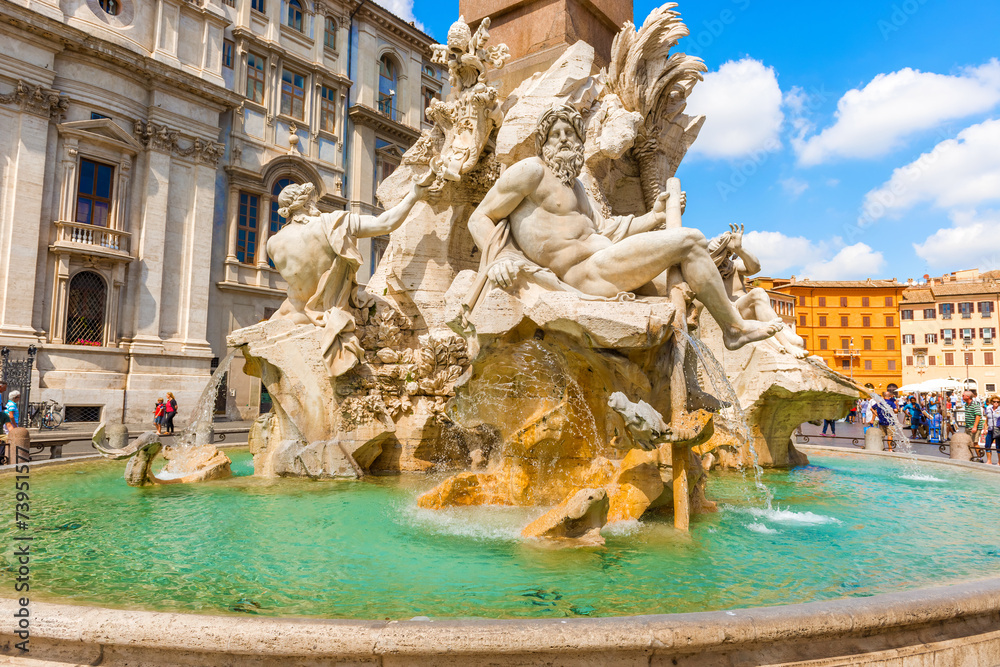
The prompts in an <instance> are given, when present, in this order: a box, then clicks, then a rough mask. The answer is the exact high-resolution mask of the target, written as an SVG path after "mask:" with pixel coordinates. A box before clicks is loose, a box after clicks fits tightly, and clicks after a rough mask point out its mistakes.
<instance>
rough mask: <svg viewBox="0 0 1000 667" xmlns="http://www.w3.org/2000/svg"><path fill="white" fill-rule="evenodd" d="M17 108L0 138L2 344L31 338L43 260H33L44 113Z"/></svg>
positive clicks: (41, 196)
mask: <svg viewBox="0 0 1000 667" xmlns="http://www.w3.org/2000/svg"><path fill="white" fill-rule="evenodd" d="M43 111H44V115H39V114H36V113H32V112H30V111H22V112H21V113H20V114H17V115H14V116H13V117H14V118H15V122H14V124H13V127H10V126H8V127H7V128H6V129H7V134H8V137H7V138H4V139H0V151H3V153H5V155H3V156H2V157H3V158H4V159H5V160H6V164H5V165H2V166H0V173H2V175H3V179H2V186H0V187H3V188H4V190H5V197H4V199H5V200H6V206H5V207H4V208H5V210H4V211H3V212H2V217H0V338H2V339H3V343H4V344H8V343H15V344H24V345H28V344H31V343H37V342H38V337H37V336H36V334H35V327H34V326H32V313H33V312H34V309H35V306H36V296H35V283H36V281H35V279H34V278H35V274H36V273H37V271H38V270H39V267H44V266H45V265H46V262H45V261H44V260H41V261H40V259H39V245H40V241H41V230H42V229H46V230H47V229H49V225H50V224H51V221H45V220H42V211H43V208H42V206H43V203H44V202H45V201H46V199H48V196H47V195H46V192H45V171H46V166H47V162H46V148H47V146H48V137H49V113H48V110H47V109H45V110H43Z"/></svg>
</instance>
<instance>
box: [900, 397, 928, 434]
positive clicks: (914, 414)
mask: <svg viewBox="0 0 1000 667" xmlns="http://www.w3.org/2000/svg"><path fill="white" fill-rule="evenodd" d="M903 410H904V411H905V412H906V414H907V415H909V417H910V430H911V432H912V433H913V435H912V436H911V437H912V438H913V439H914V440H916V439H917V435H919V432H920V425H921V424H922V423H923V416H924V411H923V410H922V409H921V408H920V405H919V404H918V403H917V397H916V396H910V400H908V401H907V402H906V405H904V406H903Z"/></svg>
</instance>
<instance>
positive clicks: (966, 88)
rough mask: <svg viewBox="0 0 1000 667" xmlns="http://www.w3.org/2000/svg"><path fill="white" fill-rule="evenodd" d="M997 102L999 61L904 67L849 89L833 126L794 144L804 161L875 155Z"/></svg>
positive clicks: (806, 163)
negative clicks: (947, 70) (956, 68)
mask: <svg viewBox="0 0 1000 667" xmlns="http://www.w3.org/2000/svg"><path fill="white" fill-rule="evenodd" d="M998 103H1000V61H998V60H997V59H993V60H991V61H990V62H988V63H986V64H984V65H982V66H980V67H976V68H967V69H965V70H963V71H962V72H961V73H959V74H956V75H951V76H949V75H945V74H934V73H932V72H921V71H919V70H914V69H910V68H906V69H902V70H899V71H898V72H891V73H889V74H879V75H878V76H876V77H875V78H874V79H872V81H871V82H870V83H868V85H866V86H865V87H864V88H862V89H860V90H858V89H854V90H850V91H848V92H847V93H846V94H845V95H844V96H843V97H841V98H840V101H839V102H838V103H837V113H836V119H837V120H836V122H835V123H834V124H833V125H832V126H830V127H828V128H826V129H824V130H823V131H822V132H820V133H819V134H817V135H813V136H811V137H808V138H804V137H800V138H798V139H795V140H794V141H793V144H794V146H795V149H796V152H797V153H798V156H799V161H800V162H801V163H802V164H804V165H816V164H820V163H823V162H827V161H830V160H831V159H834V158H875V157H880V156H883V155H886V154H887V153H889V152H890V151H892V150H893V149H895V148H898V147H899V146H901V145H902V144H903V142H904V140H905V139H907V138H908V137H910V136H912V135H913V134H915V133H917V132H921V131H924V130H928V129H932V128H934V127H938V126H939V125H940V124H941V123H944V122H947V121H950V120H956V119H959V118H966V117H968V116H970V115H973V114H977V113H984V112H987V111H989V110H990V109H992V108H994V107H995V106H996V105H997V104H998Z"/></svg>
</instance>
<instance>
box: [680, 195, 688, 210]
mask: <svg viewBox="0 0 1000 667" xmlns="http://www.w3.org/2000/svg"><path fill="white" fill-rule="evenodd" d="M687 207H688V193H687V192H685V191H683V190H681V215H684V211H686V210H687Z"/></svg>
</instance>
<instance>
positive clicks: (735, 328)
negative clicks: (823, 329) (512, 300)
mask: <svg viewBox="0 0 1000 667" xmlns="http://www.w3.org/2000/svg"><path fill="white" fill-rule="evenodd" d="M584 139H585V133H584V127H583V119H582V117H581V116H580V114H579V112H577V111H576V110H575V109H574V108H572V107H570V106H565V105H563V106H554V107H553V108H551V109H549V110H548V111H546V112H545V113H544V114H542V116H541V118H540V119H539V121H538V125H537V129H536V148H537V151H538V157H532V158H527V159H524V160H521V161H520V162H517V163H516V164H514V165H512V166H511V167H510V168H508V169H507V171H505V172H504V173H503V175H502V176H500V178H499V179H498V180H497V182H496V183H495V184H494V185H493V187H492V188H491V189H490V191H489V192H488V193H487V194H486V196H485V198H484V199H483V201H482V203H480V205H479V207H478V208H477V209H476V210H475V212H473V214H472V216H471V217H470V218H469V231H470V232H471V233H472V237H473V239H475V241H476V244H477V245H478V246H479V247H480V249H481V250H482V251H483V262H482V266H481V268H480V284H479V285H477V289H478V290H481V289H482V287H483V285H482V283H483V282H485V281H486V280H489V281H490V282H491V283H492V284H494V285H497V286H499V287H502V288H504V287H509V286H510V285H511V284H512V283H513V282H514V280H515V279H516V278H517V276H518V274H519V273H521V272H522V271H529V272H538V271H539V270H541V271H545V270H548V271H550V272H551V273H553V274H554V277H555V278H556V279H557V280H558V281H559V282H561V283H562V284H564V285H567V286H568V287H569V288H570V289H575V290H577V291H579V292H582V293H583V294H586V295H592V296H598V297H608V298H613V297H616V296H618V295H620V294H622V293H629V292H634V291H636V290H639V289H641V288H643V287H644V286H646V285H648V284H649V283H650V282H652V281H653V280H654V279H655V278H656V277H657V276H659V275H660V274H662V273H663V272H664V271H666V270H667V269H669V268H671V267H674V266H677V267H680V270H681V274H682V275H683V278H684V280H685V281H686V282H687V284H688V285H689V286H690V287H691V289H692V291H693V292H694V294H695V296H696V298H698V299H699V300H700V301H701V302H702V303H704V304H705V306H706V307H707V308H708V310H709V312H710V313H712V315H713V316H714V317H715V319H716V321H717V322H718V323H719V325H720V326H721V328H722V331H723V336H724V342H725V345H726V347H727V348H729V349H737V348H739V347H742V346H743V345H746V344H747V343H750V342H753V341H759V340H763V339H766V338H770V337H771V336H773V335H775V334H776V333H777V332H778V331H780V330H781V328H782V323H781V320H780V319H775V320H772V321H768V322H758V321H755V320H747V319H745V318H744V317H743V316H742V315H741V314H740V312H739V311H738V310H737V308H736V307H735V305H734V304H733V302H732V301H731V300H730V298H729V295H728V294H727V292H726V288H725V286H724V285H723V282H722V278H721V276H720V275H719V271H718V269H717V268H716V266H715V262H713V261H712V257H711V256H710V255H709V253H708V244H707V242H706V241H705V237H704V236H703V235H702V234H701V232H699V231H697V230H695V229H688V228H673V229H661V228H662V227H664V226H665V224H666V218H667V215H666V211H667V199H668V197H669V196H670V195H669V194H668V193H663V194H661V195H660V196H659V197H658V198H657V199H656V201H655V203H654V205H653V210H652V211H650V212H649V213H647V214H645V215H642V216H631V215H629V216H621V217H605V216H604V215H602V213H601V212H600V210H599V209H598V207H596V206H594V205H593V204H592V203H591V201H590V199H589V197H588V195H587V192H586V190H585V188H584V186H583V184H582V183H581V182H580V180H579V179H578V176H579V175H580V172H581V170H582V168H583V164H584ZM512 246H513V247H514V248H515V249H516V251H515V252H513V253H512V252H508V251H507V249H509V248H511V247H512ZM474 291H475V290H474ZM476 298H477V295H475V294H473V295H470V299H469V302H471V303H470V305H472V303H474V302H475V300H476Z"/></svg>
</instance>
